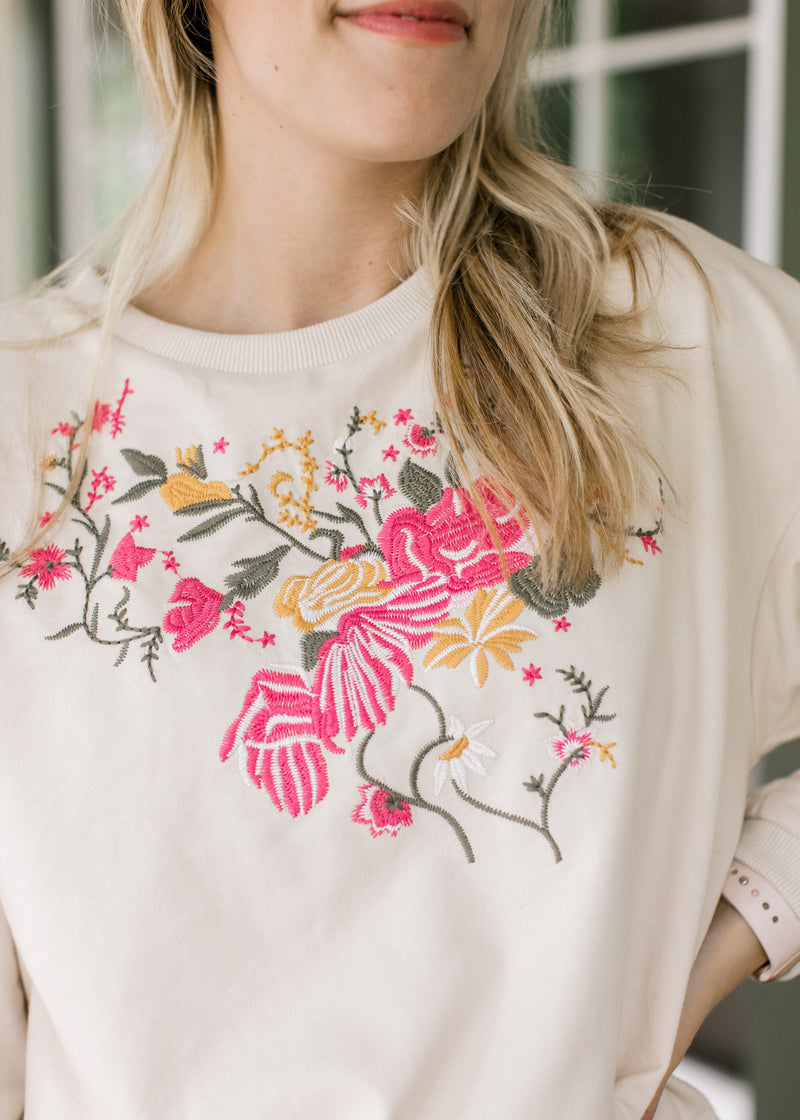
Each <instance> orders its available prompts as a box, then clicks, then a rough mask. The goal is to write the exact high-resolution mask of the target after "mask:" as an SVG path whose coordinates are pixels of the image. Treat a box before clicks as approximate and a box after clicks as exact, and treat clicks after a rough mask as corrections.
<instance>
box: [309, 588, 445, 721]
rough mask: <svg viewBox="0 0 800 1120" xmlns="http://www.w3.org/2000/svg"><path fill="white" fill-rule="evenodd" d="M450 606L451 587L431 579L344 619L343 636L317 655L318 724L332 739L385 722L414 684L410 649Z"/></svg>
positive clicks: (418, 645) (426, 637)
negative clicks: (405, 688)
mask: <svg viewBox="0 0 800 1120" xmlns="http://www.w3.org/2000/svg"><path fill="white" fill-rule="evenodd" d="M449 604H450V596H449V594H448V592H447V587H446V586H445V584H444V582H443V580H442V579H441V577H440V576H433V577H429V578H428V579H426V580H423V581H422V582H420V583H415V584H413V585H408V584H406V585H405V586H403V587H398V588H394V589H392V594H391V596H390V598H388V599H386V600H385V601H384V602H382V603H377V604H375V605H374V606H370V607H362V608H357V609H356V610H353V611H348V612H347V613H346V614H344V615H342V617H341V619H340V620H339V633H338V634H337V635H336V637H335V638H330V639H329V640H328V641H327V642H326V643H325V645H324V646H323V647H322V649H321V650H320V652H319V659H318V661H317V671H316V675H315V677H314V684H313V687H312V692H313V696H314V726H315V727H316V728H317V729H318V730H320V732H321V733H323V734H324V735H326V736H327V737H328V738H333V737H334V736H335V735H337V734H338V733H339V732H340V731H342V732H343V733H344V735H345V737H346V738H347V740H348V741H349V740H350V739H352V738H353V736H354V735H355V734H356V732H357V731H358V730H359V728H366V729H368V730H370V731H374V730H375V728H376V726H377V725H378V724H383V723H385V722H386V716H387V713H388V712H391V711H393V709H394V704H395V696H396V694H397V690H398V688H399V687H400V685H401V683H405V684H406V685H408V684H410V683H411V678H412V673H413V667H412V663H411V657H410V654H411V651H412V650H414V649H420V648H421V647H422V646H424V645H425V644H426V643H427V642H428V641H429V640H430V636H431V634H432V633H433V628H434V626H435V625H436V623H437V622H439V621H440V620H441V619H442V618H444V617H445V616H446V614H447V611H448V609H449Z"/></svg>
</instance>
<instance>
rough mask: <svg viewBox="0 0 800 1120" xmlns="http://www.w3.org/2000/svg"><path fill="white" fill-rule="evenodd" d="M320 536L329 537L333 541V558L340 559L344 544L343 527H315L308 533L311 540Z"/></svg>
mask: <svg viewBox="0 0 800 1120" xmlns="http://www.w3.org/2000/svg"><path fill="white" fill-rule="evenodd" d="M318 537H327V538H328V539H329V540H330V542H331V556H330V558H331V560H338V559H339V554H340V552H341V551H342V547H343V545H344V533H343V532H342V531H341V529H314V530H312V532H310V533H309V534H308V539H309V540H310V541H314V540H316V539H317V538H318Z"/></svg>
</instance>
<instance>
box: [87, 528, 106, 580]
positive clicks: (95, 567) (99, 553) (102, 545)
mask: <svg viewBox="0 0 800 1120" xmlns="http://www.w3.org/2000/svg"><path fill="white" fill-rule="evenodd" d="M110 532H111V518H110V517H109V516H108V515H106V519H105V522H104V523H103V528H102V529H101V530H100V532H99V534H98V536H97V543H96V544H95V549H94V560H93V561H92V574H91V576H90V577H89V581H90V582H91V583H94V581H95V580H96V579H97V573H98V571H99V570H100V561H101V560H102V559H103V553H104V552H105V550H106V545H107V544H108V536H109V533H110Z"/></svg>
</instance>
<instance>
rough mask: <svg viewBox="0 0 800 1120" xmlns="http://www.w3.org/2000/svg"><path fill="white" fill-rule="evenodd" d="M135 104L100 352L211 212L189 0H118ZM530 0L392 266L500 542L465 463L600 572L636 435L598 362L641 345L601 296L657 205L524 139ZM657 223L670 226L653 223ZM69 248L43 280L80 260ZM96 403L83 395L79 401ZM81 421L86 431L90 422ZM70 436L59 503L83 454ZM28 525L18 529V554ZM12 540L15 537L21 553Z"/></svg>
mask: <svg viewBox="0 0 800 1120" xmlns="http://www.w3.org/2000/svg"><path fill="white" fill-rule="evenodd" d="M117 6H118V8H119V11H120V14H121V17H122V20H123V23H124V26H125V29H126V31H127V33H128V36H129V38H130V41H131V44H132V48H133V53H134V61H135V63H136V66H137V70H138V73H139V78H140V83H141V87H142V91H143V94H144V97H145V100H146V101H147V102H148V103H149V107H150V109H151V112H152V113H153V116H154V118H155V120H156V122H157V124H158V126H159V129H160V131H161V135H162V138H163V143H162V154H161V158H160V161H159V163H158V165H157V167H156V169H155V171H154V173H153V175H152V177H151V178H150V180H149V182H148V183H147V184H146V186H145V188H144V190H143V191H142V192H141V194H140V196H139V197H138V199H137V200H136V201H135V202H134V204H133V205H132V206H131V207H130V209H129V210H128V212H127V213H126V214H125V215H124V216H123V218H122V219H121V221H120V222H119V223H118V225H117V226H116V227H115V228H114V229H113V230H112V231H111V233H110V234H109V240H110V241H112V242H113V241H114V239H116V240H117V242H118V244H117V247H116V250H115V253H114V259H113V263H112V265H111V267H110V269H109V270H108V275H107V293H108V295H107V300H106V304H105V307H104V309H103V311H102V316H101V326H102V331H101V347H100V354H101V357H100V358H99V359H98V369H97V371H96V375H95V383H94V389H93V392H92V397H93V398H94V397H95V396H96V389H97V385H98V378H99V373H100V367H101V365H102V355H103V354H104V352H105V349H106V347H107V344H108V341H109V339H110V338H111V335H112V333H113V326H114V322H115V320H116V318H117V317H118V315H119V314H120V312H121V311H122V310H123V309H124V307H125V306H126V305H127V304H128V303H129V302H131V301H132V300H133V299H134V298H135V296H136V294H137V293H138V292H140V291H141V290H143V288H144V287H145V286H146V285H147V284H148V283H149V282H151V281H152V280H154V279H155V278H156V277H157V276H159V275H161V274H163V272H164V271H166V270H167V269H169V267H170V266H172V265H174V264H175V263H176V262H177V261H178V260H179V259H180V258H181V257H182V256H183V255H184V254H185V253H187V252H188V251H189V250H190V249H191V248H192V247H193V246H194V245H195V244H196V243H197V240H198V239H199V237H200V236H201V234H202V232H203V231H204V229H205V227H206V225H207V223H208V220H209V217H210V213H211V206H212V202H213V197H214V188H215V181H216V171H217V167H216V160H217V138H218V122H217V114H216V95H215V80H214V64H213V59H212V55H211V40H210V35H209V29H208V22H207V18H206V13H205V8H204V4H203V0H117ZM552 14H553V13H552V4H551V3H549V2H548V0H517V3H516V5H515V8H514V11H513V15H512V22H511V28H510V32H509V36H508V43H507V47H506V51H505V55H504V57H503V60H502V63H501V66H500V70H499V73H498V75H497V78H496V80H495V81H494V84H493V86H492V88H491V90H490V92H489V95H488V97H487V99H486V101H485V103H484V105H483V107H482V109H481V111H480V113H479V115H478V117H477V118H476V119H475V120H474V121H473V122H472V124H471V125H470V126H469V127H468V128H467V130H466V131H465V132H464V134H463V135H462V136H460V137H459V138H458V139H457V140H456V141H455V142H454V143H453V144H452V145H451V146H450V147H449V148H448V149H446V150H445V151H444V152H442V153H441V154H440V155H439V156H437V157H436V158H435V159H434V160H432V162H431V166H430V171H429V174H428V176H427V182H426V184H425V189H424V191H423V194H422V197H421V200H420V201H419V203H418V204H417V205H416V206H415V207H414V208H411V207H410V206H407V207H406V213H407V216H408V219H409V230H410V237H409V252H410V262H411V263H412V264H413V265H414V266H417V267H423V268H424V269H426V270H427V272H428V273H429V275H430V277H431V279H432V281H433V283H434V285H435V291H436V296H435V303H434V310H433V318H432V325H431V368H432V378H433V389H434V394H435V397H436V401H437V404H438V415H439V420H440V423H441V426H442V429H443V430H444V432H445V434H446V436H447V437H448V442H449V444H450V446H451V447H452V449H453V455H454V458H455V461H456V464H457V467H458V469H459V473H460V474H461V475H462V477H463V478H464V480H465V485H467V486H468V487H469V489H470V491H471V494H472V497H473V499H474V501H475V502H476V505H477V506H478V508H479V509H480V510H481V512H482V515H483V517H484V520H485V522H486V526H487V529H488V530H489V532H490V534H491V536H492V539H493V540H494V543H495V546H496V547H497V548H498V551H500V555H501V557H502V550H501V549H500V541H499V538H498V536H497V532H496V529H495V527H494V524H493V522H492V521H491V518H490V517H489V515H488V511H487V509H486V505H485V501H484V497H483V494H482V493H481V492H480V491H479V490H478V489H477V488H476V486H475V484H474V482H473V481H472V478H473V475H474V474H475V468H477V472H478V474H480V475H481V476H483V477H484V478H485V479H486V480H488V481H489V484H490V486H491V488H492V489H493V490H494V491H495V493H496V494H497V495H498V496H500V497H502V498H503V499H504V500H506V501H508V502H511V501H514V502H515V503H516V508H517V510H518V511H519V515H520V517H521V519H522V520H525V519H527V520H529V521H530V523H531V524H532V525H533V526H534V528H535V531H536V533H537V535H538V536H539V539H540V541H542V548H541V554H540V561H539V567H540V577H541V578H542V579H543V581H544V582H545V583H546V584H547V585H548V586H549V587H550V588H551V589H556V588H557V587H559V588H564V587H570V586H572V587H575V586H581V585H585V584H586V582H587V580H591V579H592V578H594V569H595V565H596V564H598V563H599V564H600V565H604V566H606V567H613V566H614V565H615V564H616V563H617V562H618V561H619V560H620V559H621V558H622V556H623V555H624V552H625V538H626V534H627V532H628V531H629V527H630V524H631V521H632V518H633V516H634V511H635V508H636V506H637V504H638V501H639V499H640V497H641V493H640V492H641V480H642V478H643V474H644V467H645V464H646V463H647V462H648V460H649V458H650V457H649V454H648V450H647V448H645V447H644V446H642V444H641V441H640V439H639V437H638V436H637V435H636V432H635V431H634V430H633V427H632V425H631V424H630V422H629V420H628V419H627V418H626V416H625V414H624V411H623V409H622V408H621V406H620V405H619V403H618V383H614V382H613V381H612V380H610V379H609V377H608V376H607V375H605V374H604V373H603V371H604V370H614V371H615V374H614V376H615V377H617V378H618V371H619V370H620V369H621V368H624V367H628V368H632V367H633V365H634V364H635V363H636V362H637V361H641V359H642V357H643V356H645V357H650V358H652V361H650V362H649V363H648V364H649V365H650V366H654V365H655V364H656V362H655V353H656V349H657V348H656V347H655V346H654V345H653V344H651V343H648V342H646V341H644V340H643V339H642V338H641V337H640V334H639V331H638V323H639V318H638V314H637V312H638V308H637V306H636V304H637V300H636V299H635V300H634V306H633V308H632V309H631V310H629V311H627V312H622V313H613V312H611V311H609V310H608V309H607V308H605V307H604V302H603V301H604V292H605V290H606V285H607V279H608V273H609V269H610V267H611V265H612V262H613V261H614V260H615V259H623V260H624V261H626V262H627V265H628V267H629V269H630V272H631V276H632V279H633V284H632V287H633V292H634V295H636V293H637V290H638V291H640V290H641V288H640V286H638V285H637V277H638V276H639V274H640V273H641V269H642V258H641V254H640V244H641V236H640V235H641V234H642V231H643V229H644V228H645V227H648V228H650V229H652V230H657V229H658V228H659V227H658V223H657V221H656V219H655V218H654V217H653V216H652V215H649V214H648V213H647V212H645V211H639V210H636V209H635V208H631V207H622V206H600V205H596V204H594V203H593V202H592V201H590V199H589V198H588V196H587V194H586V193H585V191H584V190H583V188H582V186H581V184H580V182H579V180H578V178H577V176H576V175H575V173H574V172H573V171H571V170H570V169H568V168H565V167H564V166H562V165H561V164H559V163H558V162H557V161H556V160H555V159H553V158H552V157H551V156H549V155H548V154H547V153H546V152H545V151H544V150H543V148H542V146H541V145H540V144H539V143H537V141H536V138H535V133H534V128H533V122H534V120H535V105H533V103H532V95H531V91H530V83H529V81H528V77H527V67H528V63H529V59H530V58H531V56H532V55H533V53H534V52H535V51H536V49H537V48H540V47H541V44H542V42H543V40H544V38H545V35H546V33H547V28H548V26H549V24H550V22H551V18H552ZM661 232H662V233H664V236H666V237H669V236H670V235H669V234H667V233H666V232H665V231H661ZM97 252H98V250H97V247H93V248H92V249H90V250H89V251H88V252H87V253H86V254H84V255H83V257H82V258H81V259H80V260H78V261H74V262H70V268H69V269H68V270H65V269H63V268H62V269H61V270H59V272H58V273H56V274H54V278H55V279H56V280H63V279H64V277H65V275H68V274H73V273H74V272H75V271H76V269H77V267H78V266H79V265H82V264H85V263H86V262H87V261H89V260H92V259H94V258H95V257H96V255H97ZM93 408H94V399H93V400H92V402H91V403H90V405H89V409H88V410H87V417H91V416H92V415H93ZM90 426H91V425H90V423H89V422H88V421H87V423H86V428H87V429H88V428H89V427H90ZM89 442H90V441H89V439H88V438H86V439H83V440H82V445H81V449H80V460H79V462H78V465H77V468H76V470H75V472H74V477H73V482H72V486H71V487H70V489H69V491H68V493H67V494H66V495H65V496H64V499H63V501H62V503H61V508H60V510H59V511H58V512H57V514H56V516H55V517H54V519H53V520H52V521H51V522H50V523H49V524H48V526H47V529H48V530H51V529H52V526H53V524H54V523H55V521H56V520H57V518H58V516H59V515H60V514H61V513H62V512H63V511H64V510H66V509H68V508H69V505H70V503H71V501H72V500H73V498H74V496H75V493H76V492H77V490H78V489H79V487H80V480H81V478H82V476H83V474H84V471H85V468H86V456H87V452H88V445H89ZM44 535H45V532H44V531H41V530H40V531H38V533H34V535H33V537H32V538H31V539H30V540H28V541H27V542H26V546H25V548H26V549H28V550H29V549H30V548H31V547H32V545H33V544H34V543H36V540H37V539H41V538H42V537H43V536H44ZM21 551H22V550H21Z"/></svg>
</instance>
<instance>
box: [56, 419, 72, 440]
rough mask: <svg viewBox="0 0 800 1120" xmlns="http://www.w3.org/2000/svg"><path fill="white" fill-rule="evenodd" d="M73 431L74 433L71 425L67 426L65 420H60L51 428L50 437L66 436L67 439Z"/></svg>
mask: <svg viewBox="0 0 800 1120" xmlns="http://www.w3.org/2000/svg"><path fill="white" fill-rule="evenodd" d="M74 431H75V428H74V426H73V425H72V424H68V423H67V422H66V420H61V421H59V423H58V424H56V426H55V428H53V430H52V432H51V433H50V435H51V436H66V438H67V439H69V437H70V436H71V435H72V433H73V432H74Z"/></svg>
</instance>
